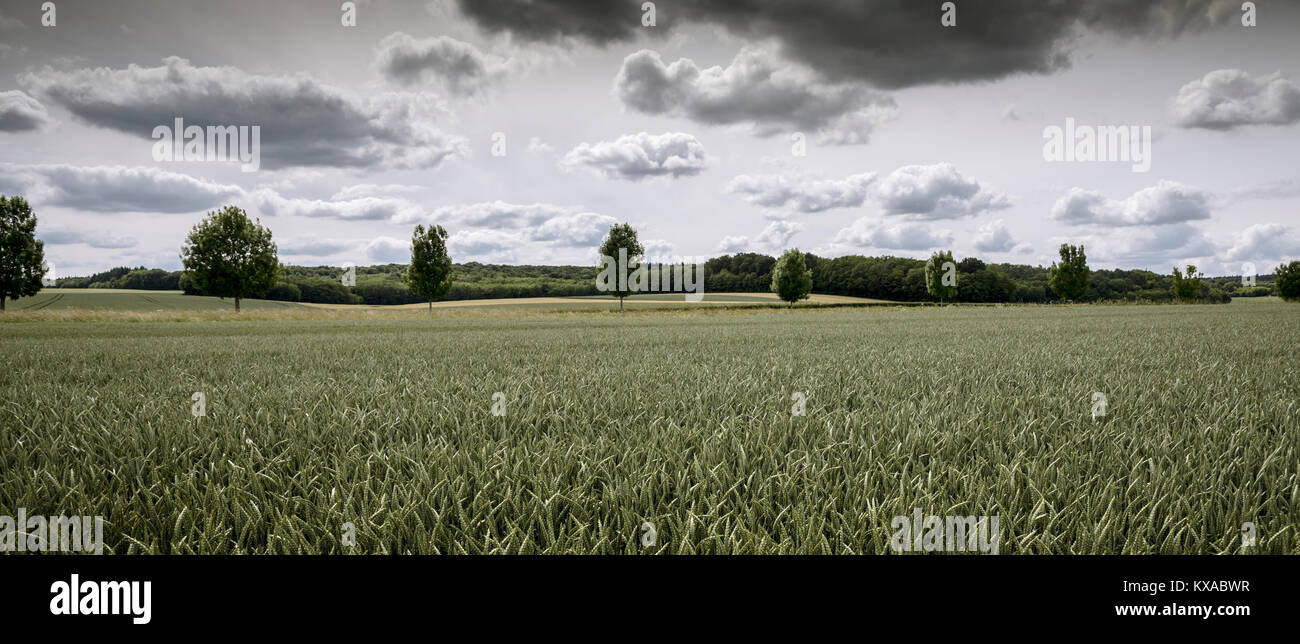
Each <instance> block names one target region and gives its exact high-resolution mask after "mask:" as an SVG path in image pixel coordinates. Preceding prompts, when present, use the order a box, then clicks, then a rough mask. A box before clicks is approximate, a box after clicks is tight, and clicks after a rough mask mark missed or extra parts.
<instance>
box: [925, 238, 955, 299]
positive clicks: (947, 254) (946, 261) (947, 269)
mask: <svg viewBox="0 0 1300 644" xmlns="http://www.w3.org/2000/svg"><path fill="white" fill-rule="evenodd" d="M925 290H926V292H928V293H929V294H930V295H932V296H934V297H937V298H939V301H940V302H943V301H944V300H945V299H949V300H951V299H953V298H955V297H957V262H954V261H953V260H952V251H950V250H944V251H939V252H937V253H934V254H933V255H930V260H929V261H927V262H926V263H925Z"/></svg>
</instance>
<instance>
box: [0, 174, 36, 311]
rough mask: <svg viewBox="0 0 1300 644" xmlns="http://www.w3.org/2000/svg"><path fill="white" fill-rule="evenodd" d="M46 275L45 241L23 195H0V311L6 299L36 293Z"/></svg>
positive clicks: (3, 307)
mask: <svg viewBox="0 0 1300 644" xmlns="http://www.w3.org/2000/svg"><path fill="white" fill-rule="evenodd" d="M43 277H45V244H44V242H42V241H41V240H39V239H37V238H36V214H35V213H33V212H32V208H31V206H29V205H27V200H26V199H23V198H22V197H4V196H0V311H3V310H4V309H5V300H7V299H15V300H16V299H18V298H20V297H28V296H31V295H36V294H37V293H39V292H40V290H41V279H42V278H43Z"/></svg>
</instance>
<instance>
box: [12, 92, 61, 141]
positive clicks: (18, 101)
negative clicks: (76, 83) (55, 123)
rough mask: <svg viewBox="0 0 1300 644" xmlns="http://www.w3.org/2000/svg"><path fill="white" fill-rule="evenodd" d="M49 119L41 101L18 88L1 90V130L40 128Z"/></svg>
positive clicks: (20, 130)
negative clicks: (6, 90)
mask: <svg viewBox="0 0 1300 644" xmlns="http://www.w3.org/2000/svg"><path fill="white" fill-rule="evenodd" d="M49 120H50V115H49V113H48V112H46V111H45V106H44V105H41V103H40V101H37V100H36V99H34V98H32V97H30V96H28V95H27V94H25V93H23V92H20V91H18V90H12V91H8V92H0V132H24V131H28V130H38V129H40V128H41V127H42V126H43V125H45V124H46V123H48V122H49Z"/></svg>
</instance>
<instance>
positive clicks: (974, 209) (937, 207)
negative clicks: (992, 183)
mask: <svg viewBox="0 0 1300 644" xmlns="http://www.w3.org/2000/svg"><path fill="white" fill-rule="evenodd" d="M876 192H877V195H878V198H879V199H880V204H881V206H882V207H883V208H884V211H885V213H886V214H889V215H904V216H907V217H910V218H913V219H956V218H960V217H967V216H971V215H977V214H980V213H984V212H989V211H993V210H1001V209H1004V208H1009V207H1010V206H1011V200H1010V199H1008V198H1007V196H1006V195H1003V194H1000V193H996V192H993V191H992V190H991V189H990V188H989V187H988V186H985V185H984V184H982V183H980V182H979V181H976V180H975V179H969V178H967V177H965V176H962V174H961V173H960V172H958V171H957V169H956V168H955V167H953V165H952V164H951V163H937V164H934V165H909V166H903V167H901V168H899V169H897V170H895V171H893V172H891V173H890V174H889V176H887V177H885V178H884V179H881V180H880V182H879V183H878V184H877V186H876Z"/></svg>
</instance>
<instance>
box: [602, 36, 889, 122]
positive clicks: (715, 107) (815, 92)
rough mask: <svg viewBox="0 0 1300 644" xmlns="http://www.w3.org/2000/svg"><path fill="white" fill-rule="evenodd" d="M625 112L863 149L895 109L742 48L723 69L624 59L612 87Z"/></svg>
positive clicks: (859, 89)
mask: <svg viewBox="0 0 1300 644" xmlns="http://www.w3.org/2000/svg"><path fill="white" fill-rule="evenodd" d="M614 89H615V93H616V94H617V95H618V97H619V99H620V100H621V101H622V102H623V104H624V105H625V106H627V107H628V108H630V109H633V110H635V111H638V112H642V113H645V114H655V115H666V116H677V117H684V118H688V119H690V120H692V121H695V122H696V123H703V124H709V125H743V126H747V127H748V128H750V129H751V130H752V131H753V132H754V134H756V135H758V136H773V135H776V134H783V133H792V132H805V133H810V134H815V135H816V137H817V139H818V140H819V141H821V142H823V143H829V144H858V143H865V142H866V141H867V139H868V137H869V136H870V135H871V132H872V131H873V130H874V129H875V128H876V126H878V125H879V124H881V123H883V122H884V121H886V120H889V119H891V118H893V116H894V114H895V112H896V110H895V105H894V102H893V100H891V99H890V98H888V97H887V96H884V95H882V94H879V93H877V92H875V91H873V90H870V89H868V88H867V87H865V86H864V85H861V84H858V83H832V82H827V81H826V80H824V79H823V78H821V76H820V75H819V74H817V73H816V72H814V71H812V70H811V69H809V68H807V67H804V66H802V65H799V64H795V63H791V62H788V61H783V60H781V59H779V58H778V57H777V56H776V55H775V54H774V53H772V52H771V51H769V50H767V49H762V48H756V47H746V48H745V49H742V50H741V51H740V53H739V54H737V55H736V58H735V59H734V60H732V61H731V64H730V65H728V66H727V67H716V66H715V67H708V68H701V67H699V66H698V65H696V64H695V61H693V60H691V59H689V58H681V59H678V60H677V61H675V62H673V63H671V64H665V63H664V61H663V59H662V58H661V57H660V56H659V54H658V53H657V52H654V51H650V50H647V49H643V50H641V51H638V52H636V53H634V54H632V55H630V56H628V57H627V58H626V59H624V60H623V66H622V68H621V69H619V72H618V76H617V78H616V79H615V82H614Z"/></svg>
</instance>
